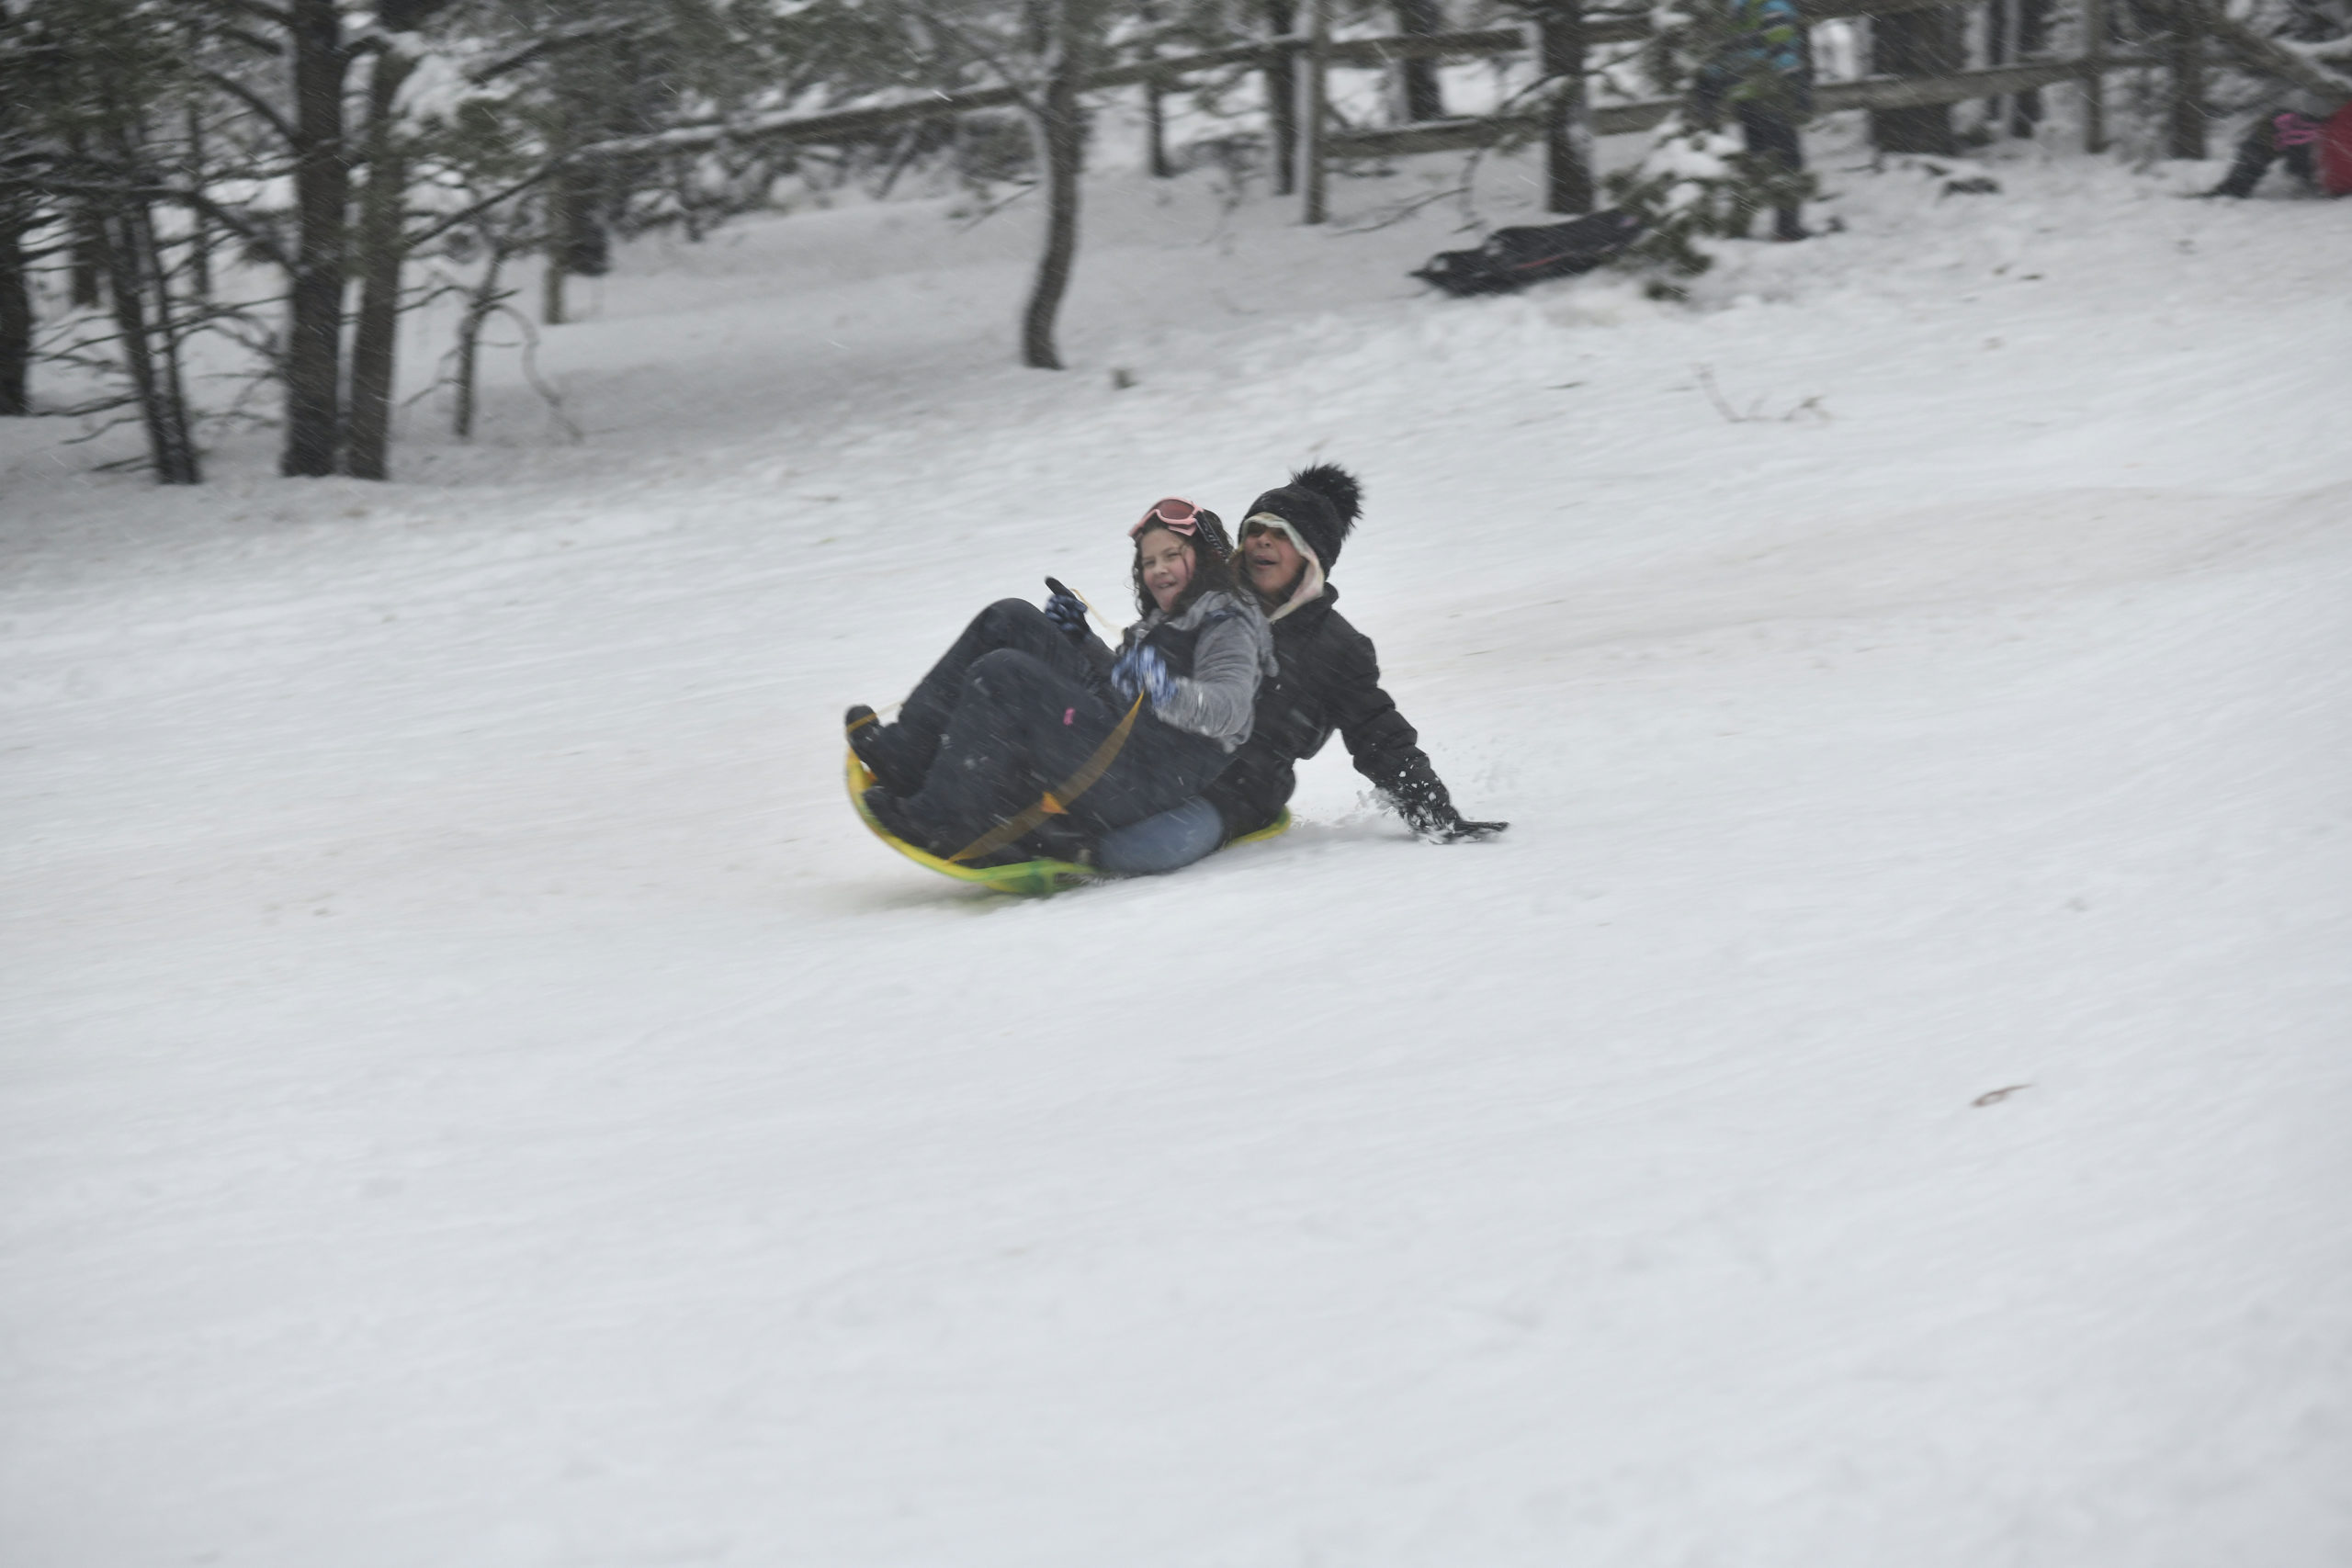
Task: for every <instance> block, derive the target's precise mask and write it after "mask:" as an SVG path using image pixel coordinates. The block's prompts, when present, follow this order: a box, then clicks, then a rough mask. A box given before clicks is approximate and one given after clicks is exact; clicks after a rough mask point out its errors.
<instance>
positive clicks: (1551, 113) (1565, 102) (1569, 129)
mask: <svg viewBox="0 0 2352 1568" xmlns="http://www.w3.org/2000/svg"><path fill="white" fill-rule="evenodd" d="M1537 25H1538V26H1539V27H1540V28H1542V37H1543V49H1544V60H1543V69H1544V75H1545V76H1546V77H1547V78H1549V79H1550V81H1551V84H1552V98H1551V102H1550V104H1549V105H1548V106H1547V108H1546V111H1545V115H1544V161H1545V164H1546V186H1547V187H1548V191H1547V194H1548V198H1549V200H1548V205H1549V206H1550V208H1551V209H1552V210H1553V211H1555V212H1590V211H1591V210H1592V196H1593V187H1592V119H1591V116H1590V114H1589V110H1588V108H1587V105H1586V101H1585V80H1584V73H1585V42H1584V6H1583V3H1582V0H1553V4H1552V5H1550V6H1547V7H1546V8H1545V9H1544V11H1543V12H1542V13H1541V14H1540V16H1539V17H1538V21H1537Z"/></svg>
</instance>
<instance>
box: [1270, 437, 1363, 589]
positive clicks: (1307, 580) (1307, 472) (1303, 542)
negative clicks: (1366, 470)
mask: <svg viewBox="0 0 2352 1568" xmlns="http://www.w3.org/2000/svg"><path fill="white" fill-rule="evenodd" d="M1362 513H1363V486H1362V485H1360V484H1358V483H1357V482H1356V477H1355V476H1354V475H1353V474H1351V473H1350V472H1348V470H1347V469H1345V468H1340V466H1339V465H1338V464H1337V463H1317V464H1316V465H1315V466H1314V467H1312V468H1300V469H1298V470H1297V471H1296V472H1295V473H1293V474H1292V475H1291V477H1290V483H1288V484H1286V485H1283V486H1281V487H1279V488H1277V489H1274V490H1270V491H1267V492H1266V493H1265V494H1263V495H1261V496H1260V497H1259V498H1258V499H1257V500H1255V501H1253V502H1250V510H1249V511H1248V512H1247V513H1244V514H1243V516H1242V519H1241V531H1242V532H1243V533H1245V534H1246V533H1248V532H1249V531H1250V525H1251V524H1253V523H1254V524H1256V525H1259V526H1261V527H1264V528H1274V529H1278V530H1279V531H1280V532H1281V533H1282V534H1283V536H1285V537H1287V538H1288V539H1289V540H1290V542H1291V543H1292V545H1294V546H1295V547H1297V550H1298V553H1299V554H1301V555H1303V556H1305V557H1306V570H1305V571H1303V572H1301V573H1299V578H1298V586H1297V587H1296V588H1295V589H1294V590H1292V591H1291V595H1290V597H1289V598H1288V599H1287V600H1285V601H1284V602H1283V606H1282V608H1281V609H1279V610H1276V611H1275V612H1274V613H1273V614H1272V615H1270V616H1269V617H1267V618H1268V619H1270V620H1276V621H1279V620H1281V619H1282V618H1283V616H1284V615H1289V614H1290V613H1291V612H1292V611H1293V610H1295V609H1297V608H1298V607H1299V606H1300V605H1301V604H1311V603H1313V602H1314V600H1315V599H1316V598H1317V595H1319V594H1321V592H1323V583H1324V580H1325V577H1326V575H1327V574H1328V573H1329V571H1330V570H1331V568H1333V567H1334V566H1337V565H1338V564H1339V561H1340V546H1342V545H1344V544H1345V543H1347V538H1348V535H1349V534H1350V533H1351V532H1352V531H1353V530H1354V528H1355V525H1356V518H1357V517H1358V516H1359V515H1361V514H1362Z"/></svg>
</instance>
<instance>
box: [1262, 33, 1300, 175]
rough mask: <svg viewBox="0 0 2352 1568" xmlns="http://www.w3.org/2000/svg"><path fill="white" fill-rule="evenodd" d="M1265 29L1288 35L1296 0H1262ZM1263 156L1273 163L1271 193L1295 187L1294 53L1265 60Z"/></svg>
mask: <svg viewBox="0 0 2352 1568" xmlns="http://www.w3.org/2000/svg"><path fill="white" fill-rule="evenodd" d="M1265 3H1266V30H1267V31H1268V32H1269V33H1270V34H1272V36H1273V37H1275V38H1277V39H1284V38H1288V37H1289V36H1290V35H1291V33H1292V32H1293V30H1295V28H1297V26H1298V4H1297V0H1265ZM1266 140H1267V141H1268V143H1269V145H1268V147H1267V149H1266V157H1267V159H1268V161H1269V162H1270V163H1271V164H1272V165H1273V171H1274V194H1275V195H1276V196H1289V195H1291V194H1292V193H1293V192H1295V191H1296V190H1297V189H1298V186H1297V183H1296V182H1297V177H1298V56H1297V55H1296V54H1295V53H1293V52H1292V51H1289V50H1286V49H1285V50H1280V51H1276V52H1275V54H1274V56H1273V58H1272V60H1270V61H1269V62H1267V64H1266Z"/></svg>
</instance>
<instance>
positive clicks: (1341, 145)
mask: <svg viewBox="0 0 2352 1568" xmlns="http://www.w3.org/2000/svg"><path fill="white" fill-rule="evenodd" d="M2154 3H2155V6H2156V8H2157V9H2158V10H2159V11H2161V12H2164V13H2167V14H2169V15H2171V16H2172V17H2174V28H2173V31H2174V34H2175V36H2174V37H2173V38H2172V39H2168V40H2167V41H2166V48H2165V50H2164V51H2162V52H2159V53H2131V52H2125V53H2118V52H2115V51H2113V50H2112V49H2111V48H2110V47H2109V38H2108V23H2107V20H2106V17H2107V15H2108V0H2085V6H2084V13H2085V20H2086V29H2085V33H2086V36H2085V41H2084V49H2083V52H2082V53H2081V54H2080V55H2078V56H2075V57H2073V58H2068V59H2054V60H2037V61H2029V62H2022V63H2018V64H2011V65H1993V66H1985V67H1981V68H1978V69H1974V70H1964V71H1955V72H1951V73H1946V74H1943V75H1939V76H1928V77H1907V76H1906V77H1893V76H1873V77H1866V78H1864V79H1862V80H1860V81H1856V82H1824V83H1820V84H1818V85H1815V88H1814V106H1815V110H1816V112H1819V113H1823V114H1833V113H1837V112H1838V111H1840V110H1846V109H1900V108H1918V107H1932V106H1934V105H1939V104H1956V103H1961V102H1964V101H1966V100H1967V99H1970V98H1979V97H1993V96H2002V95H2007V94H2012V93H2024V92H2030V91H2032V90H2034V89H2035V88H2039V87H2046V86H2053V85H2058V84H2060V83H2064V82H2075V83H2079V84H2080V85H2081V86H2082V89H2083V95H2084V126H2083V133H2084V142H2085V145H2086V147H2087V148H2088V149H2089V150H2090V151H2092V152H2099V151H2102V150H2104V148H2105V146H2106V142H2107V125H2106V85H2105V78H2106V75H2107V73H2109V72H2111V71H2121V70H2136V69H2141V68H2143V67H2148V66H2158V67H2163V68H2165V69H2167V70H2168V72H2169V73H2170V75H2171V77H2172V91H2171V98H2172V116H2171V118H2172V123H2173V126H2174V134H2173V152H2174V153H2175V155H2176V156H2196V155H2199V153H2200V152H2201V149H2202V129H2201V125H2202V122H2201V118H2198V117H2201V114H2202V101H2201V100H2202V88H2201V83H2202V76H2203V73H2204V72H2205V70H2207V69H2208V68H2209V67H2210V65H2211V63H2212V62H2211V61H2209V60H2208V58H2207V57H2206V55H2205V53H2204V51H2203V48H2202V42H2203V40H2205V39H2211V41H2212V42H2213V43H2214V44H2215V45H2217V46H2218V47H2219V48H2220V49H2221V51H2222V54H2223V55H2224V56H2226V57H2228V58H2230V59H2233V60H2235V61H2237V62H2239V63H2241V64H2243V65H2245V66H2246V67H2247V68H2248V69H2250V70H2253V71H2255V72H2256V73H2261V74H2264V75H2267V76H2271V77H2275V78H2278V79H2283V80H2287V81H2291V82H2294V83H2295V84H2297V85H2300V86H2302V87H2305V88H2307V89H2311V90H2313V91H2317V92H2321V93H2323V94H2325V95H2333V96H2335V98H2336V100H2337V101H2339V102H2341V101H2346V100H2352V82H2347V81H2345V80H2343V79H2340V78H2338V77H2336V76H2335V75H2334V74H2333V73H2331V72H2329V71H2327V70H2325V69H2323V68H2322V66H2321V65H2320V64H2319V63H2317V62H2315V61H2313V60H2312V59H2311V58H2310V57H2308V56H2307V55H2301V54H2297V53H2295V52H2293V51H2289V50H2286V49H2284V48H2281V47H2280V46H2279V45H2278V44H2277V43H2276V42H2274V41H2272V40H2271V39H2267V38H2265V37H2263V36H2262V35H2261V34H2260V33H2258V32H2256V30H2255V29H2253V28H2249V27H2247V26H2246V25H2245V24H2244V23H2243V22H2239V21H2235V20H2233V18H2231V17H2229V16H2228V15H2227V13H2226V12H2224V11H2223V10H2222V9H2221V7H2220V6H2219V5H2217V4H2215V0H2154ZM1952 4H1953V0H1804V14H1805V16H1806V17H1807V19H1808V20H1810V21H1814V22H1823V21H1830V20H1834V19H1837V18H1840V17H1886V16H1896V15H1900V14H1902V13H1905V12H1912V11H1929V10H1938V9H1945V8H1950V7H1951V6H1952ZM1306 12H1307V15H1306V23H1307V26H1306V30H1305V31H1303V32H1301V33H1299V34H1296V35H1295V36H1292V37H1287V38H1274V39H1255V40H1252V41H1250V42H1248V43H1239V44H1232V45H1228V46H1227V47H1225V48H1221V49H1213V50H1205V51H1199V52H1196V53H1193V54H1184V55H1171V56H1167V57H1164V58H1158V59H1145V60H1135V61H1129V62H1124V63H1121V64H1118V65H1114V66H1110V67H1108V68H1106V69H1104V70H1102V71H1098V72H1095V73H1092V74H1091V75H1090V76H1089V77H1088V79H1087V85H1088V87H1089V88H1090V89H1094V90H1100V89H1103V88H1109V87H1126V86H1136V85H1142V84H1147V83H1148V84H1151V85H1155V86H1159V87H1161V88H1172V87H1174V86H1176V85H1180V84H1181V83H1182V81H1183V80H1184V79H1185V78H1186V77H1188V76H1192V75H1196V74H1199V73H1204V72H1208V71H1216V70H1226V69H1230V68H1233V67H1237V66H1238V67H1241V68H1243V69H1257V70H1268V69H1269V68H1270V67H1274V66H1278V65H1279V64H1280V63H1281V62H1283V61H1284V60H1285V59H1288V60H1290V61H1292V62H1294V64H1295V67H1296V68H1295V70H1294V72H1293V75H1294V77H1295V80H1296V81H1297V83H1298V85H1299V90H1300V103H1299V108H1300V113H1299V116H1298V118H1299V122H1300V136H1299V147H1298V154H1297V155H1298V163H1299V167H1298V175H1299V178H1298V181H1297V184H1298V186H1299V188H1300V191H1301V193H1302V197H1303V201H1304V209H1305V210H1304V214H1303V216H1304V217H1305V219H1306V221H1307V222H1310V223H1319V222H1321V221H1322V220H1323V216H1324V214H1323V210H1322V209H1323V175H1324V170H1325V167H1326V165H1327V164H1328V163H1329V160H1331V159H1333V158H1370V157H1397V156H1403V155H1405V154H1408V153H1413V152H1458V151H1464V150H1467V149H1471V148H1477V147H1487V146H1493V145H1496V144H1497V143H1498V142H1501V141H1506V140H1509V139H1513V138H1517V137H1522V136H1526V135H1529V134H1540V135H1543V136H1544V138H1545V142H1546V155H1547V160H1548V162H1549V163H1550V164H1551V165H1552V168H1551V191H1552V196H1553V206H1554V208H1555V209H1557V210H1563V211H1566V210H1580V209H1582V208H1583V207H1589V203H1590V199H1591V191H1592V175H1591V169H1590V167H1589V159H1590V153H1589V138H1590V137H1591V136H1595V135H1600V136H1610V135H1619V134H1623V133H1625V132H1629V131H1640V130H1648V129H1650V128H1651V127H1653V126H1655V125H1657V124H1658V123H1659V122H1660V121H1662V120H1664V119H1665V118H1667V117H1668V115H1670V114H1672V113H1673V112H1674V110H1675V109H1676V108H1677V107H1679V102H1680V100H1679V99H1670V98H1648V99H1640V100H1636V101H1634V102H1632V103H1618V104H1603V105H1597V106H1596V105H1589V103H1588V101H1587V91H1586V89H1585V88H1584V86H1583V85H1582V84H1583V79H1584V76H1585V75H1586V74H1587V67H1586V65H1585V63H1584V62H1585V58H1586V56H1585V51H1586V50H1587V49H1589V47H1590V46H1592V45H1595V44H1605V43H1630V42H1634V41H1637V40H1639V39H1644V38H1646V37H1648V36H1649V33H1650V28H1651V23H1650V20H1649V16H1648V14H1647V13H1646V12H1641V13H1635V12H1629V11H1624V10H1612V9H1605V8H1595V9H1593V10H1591V11H1580V10H1579V9H1578V7H1577V4H1576V0H1563V3H1561V4H1558V5H1555V6H1554V7H1553V9H1552V11H1551V12H1550V13H1548V15H1549V16H1550V17H1551V20H1550V21H1549V22H1548V23H1544V24H1530V25H1527V26H1523V27H1512V28H1478V29H1473V30H1466V31H1455V32H1438V33H1419V34H1395V35H1391V36H1388V37H1383V38H1368V39H1331V38H1329V37H1328V36H1326V33H1325V23H1324V18H1325V17H1326V16H1327V15H1328V11H1327V0H1307V6H1306ZM1547 26H1548V27H1550V28H1555V29H1561V30H1555V31H1554V32H1552V33H1550V34H1548V35H1547V34H1546V32H1545V28H1546V27H1547ZM2184 39H2188V40H2189V42H2188V43H2184V42H2183V40H2184ZM2190 44H2195V45H2196V47H2190ZM1519 54H1532V55H1533V56H1534V57H1535V58H1537V59H1539V60H1541V61H1542V62H1544V69H1545V70H1547V71H1550V72H1555V73H1561V72H1565V73H1566V79H1567V80H1569V81H1572V82H1574V83H1576V84H1577V85H1576V86H1575V87H1573V88H1570V89H1568V90H1566V91H1564V92H1557V93H1555V95H1553V96H1552V99H1551V101H1550V102H1548V103H1544V104H1539V105H1537V106H1535V107H1531V108H1527V109H1524V110H1519V111H1514V112H1510V113H1505V114H1497V115H1487V116H1481V117H1476V118H1457V119H1443V120H1431V121H1424V122H1421V123H1419V124H1412V125H1398V126H1385V127H1378V128H1370V129H1353V128H1347V127H1335V126H1332V125H1331V124H1330V123H1329V120H1330V116H1329V107H1328V104H1327V103H1326V100H1325V96H1324V92H1323V81H1324V75H1325V73H1326V72H1328V71H1329V70H1330V69H1332V68H1334V67H1339V68H1343V69H1365V68H1377V67H1380V66H1385V65H1388V64H1391V63H1394V62H1399V61H1405V60H1449V59H1450V60H1476V59H1481V58H1497V57H1505V56H1511V55H1519ZM1563 61H1566V62H1570V63H1568V64H1566V65H1565V66H1563V65H1562V64H1561V63H1560V62H1563ZM1027 96H1028V95H1027V92H1026V90H1025V89H1023V88H1022V87H1019V86H1013V85H1005V86H995V87H974V88H968V89H966V90H964V91H961V92H955V93H933V94H932V95H930V96H927V97H922V98H914V99H909V100H905V101H902V102H899V103H894V104H874V105H867V106H863V107H856V108H847V109H836V110H832V111H830V112H828V113H824V114H814V115H810V114H795V113H789V112H785V113H777V114H771V115H764V116H756V117H752V118H745V119H741V120H736V121H731V122H727V123H723V124H711V125H699V126H682V127H679V128H677V129H675V130H664V131H656V132H654V133H652V134H650V135H646V136H628V137H618V138H615V139H613V140H611V141H599V142H595V143H593V144H591V145H589V146H587V147H583V148H581V149H580V150H579V151H578V152H575V153H573V154H572V156H573V157H575V158H579V159H584V160H595V159H605V158H624V157H642V156H649V155H662V154H672V153H682V152H702V151H707V150H708V149H711V148H715V147H720V146H741V145H747V144H752V143H757V142H763V141H765V142H787V143H804V144H809V145H821V144H825V143H831V142H841V141H858V140H862V139H864V138H866V137H870V136H872V135H873V134H874V133H875V132H876V131H879V130H888V129H889V128H891V127H893V126H900V125H907V124H911V123H914V122H917V121H920V120H925V119H933V118H943V117H947V116H953V115H958V114H964V113H967V112H970V111H972V110H975V109H989V108H1005V107H1012V106H1014V105H1017V104H1021V103H1023V102H1024V101H1025V99H1026V97H1027ZM2192 122H2194V123H2192ZM2191 130H2195V131H2196V134H2195V135H2194V136H2191V135H2190V134H2189V132H2190V131H2191ZM2192 141H2193V142H2194V143H2195V144H2196V145H2194V146H2191V145H2190V143H2191V142H2192ZM1564 165H1567V166H1564ZM1563 193H1568V194H1567V195H1566V197H1564V195H1563Z"/></svg>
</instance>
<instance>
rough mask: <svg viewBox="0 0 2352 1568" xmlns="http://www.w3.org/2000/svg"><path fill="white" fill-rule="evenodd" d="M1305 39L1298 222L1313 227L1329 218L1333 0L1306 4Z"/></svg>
mask: <svg viewBox="0 0 2352 1568" xmlns="http://www.w3.org/2000/svg"><path fill="white" fill-rule="evenodd" d="M1306 39H1307V42H1306V55H1305V56H1304V58H1302V59H1301V60H1300V61H1299V67H1300V69H1299V73H1298V184H1299V192H1298V219H1299V221H1300V222H1302V223H1309V224H1313V223H1320V222H1322V221H1323V220H1325V219H1327V218H1329V216H1330V203H1329V191H1330V186H1329V175H1330V170H1329V168H1328V167H1327V166H1326V162H1325V159H1324V156H1323V121H1324V117H1325V113H1326V109H1327V99H1326V97H1325V89H1326V86H1327V85H1328V84H1327V80H1326V67H1325V62H1324V57H1323V51H1324V50H1325V49H1326V48H1327V47H1329V43H1330V41H1331V4H1330V0H1306Z"/></svg>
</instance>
